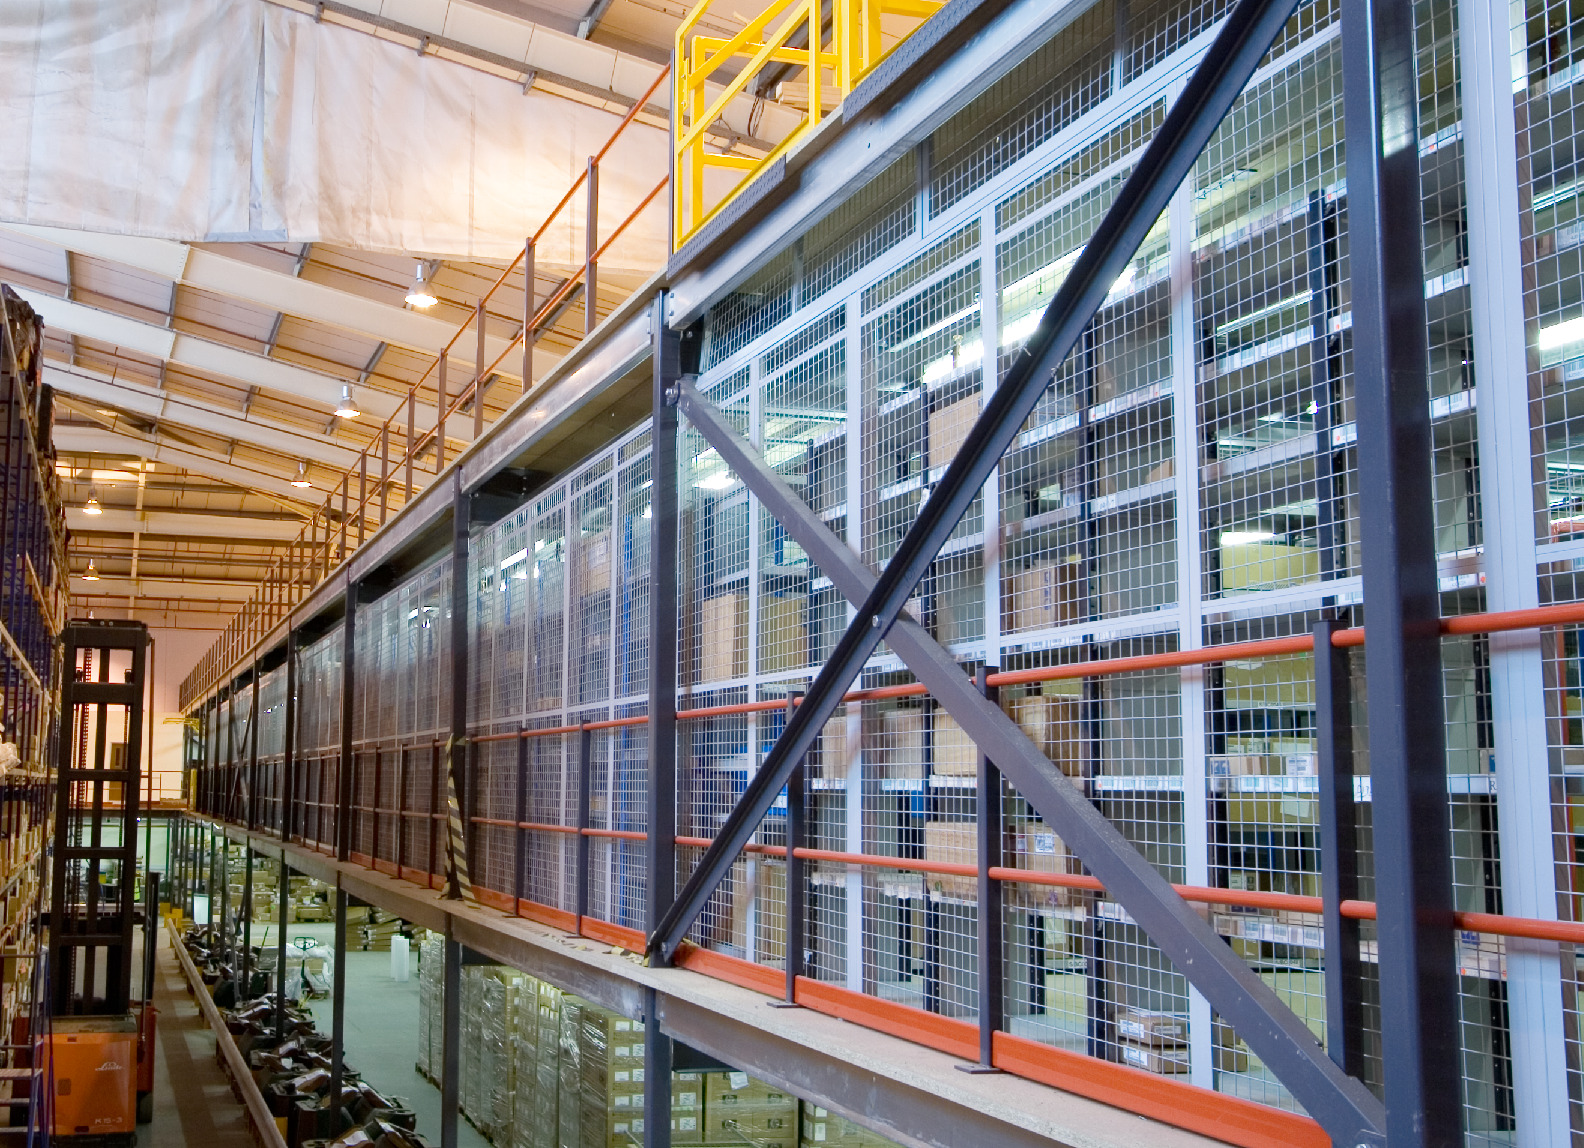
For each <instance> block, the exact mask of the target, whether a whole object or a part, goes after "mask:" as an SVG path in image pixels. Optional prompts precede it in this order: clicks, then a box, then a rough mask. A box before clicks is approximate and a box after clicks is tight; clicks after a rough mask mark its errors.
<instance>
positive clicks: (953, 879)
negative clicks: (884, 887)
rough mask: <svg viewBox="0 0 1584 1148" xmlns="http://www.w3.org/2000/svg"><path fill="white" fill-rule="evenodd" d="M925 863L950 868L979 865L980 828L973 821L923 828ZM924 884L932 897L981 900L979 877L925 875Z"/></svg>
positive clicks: (938, 824) (939, 824)
mask: <svg viewBox="0 0 1584 1148" xmlns="http://www.w3.org/2000/svg"><path fill="white" fill-rule="evenodd" d="M924 860H926V861H942V862H945V863H946V864H949V865H977V864H978V863H979V827H978V826H977V825H975V824H974V823H973V822H972V821H931V822H928V823H927V824H925V826H924ZM924 885H925V888H927V889H928V890H929V893H930V896H931V897H932V898H939V897H951V898H955V899H956V900H959V901H976V900H978V898H979V878H978V877H977V876H972V877H970V876H959V875H956V874H951V873H926V874H924Z"/></svg>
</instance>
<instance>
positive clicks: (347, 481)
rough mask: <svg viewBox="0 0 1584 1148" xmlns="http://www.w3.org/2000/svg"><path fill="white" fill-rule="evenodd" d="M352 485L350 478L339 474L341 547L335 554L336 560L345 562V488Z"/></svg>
mask: <svg viewBox="0 0 1584 1148" xmlns="http://www.w3.org/2000/svg"><path fill="white" fill-rule="evenodd" d="M351 485H352V479H351V478H350V477H348V476H347V475H344V474H343V475H342V476H341V549H340V550H339V551H338V552H337V554H336V561H338V562H345V561H346V556H347V490H348V488H349V487H350V486H351Z"/></svg>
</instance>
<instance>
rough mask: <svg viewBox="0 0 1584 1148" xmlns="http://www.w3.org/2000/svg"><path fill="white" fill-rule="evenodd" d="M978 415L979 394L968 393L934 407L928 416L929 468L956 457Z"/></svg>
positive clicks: (941, 464)
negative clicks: (943, 404)
mask: <svg viewBox="0 0 1584 1148" xmlns="http://www.w3.org/2000/svg"><path fill="white" fill-rule="evenodd" d="M978 417H979V396H978V395H977V394H973V395H969V396H968V397H967V398H963V399H958V400H957V401H956V402H954V403H947V404H946V405H945V406H940V407H936V408H935V409H934V410H932V411H931V412H930V416H929V464H930V469H931V470H934V469H936V468H937V467H942V466H946V465H947V464H948V463H950V462H951V460H952V459H954V458H956V457H957V452H958V451H959V450H961V449H962V445H963V442H964V441H965V440H966V439H967V438H968V432H969V431H970V430H972V429H973V425H974V421H975V420H976V419H977V418H978Z"/></svg>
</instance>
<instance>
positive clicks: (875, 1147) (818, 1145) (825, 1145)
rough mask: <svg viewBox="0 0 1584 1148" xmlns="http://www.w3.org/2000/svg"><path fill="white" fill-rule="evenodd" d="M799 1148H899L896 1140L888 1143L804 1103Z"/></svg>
mask: <svg viewBox="0 0 1584 1148" xmlns="http://www.w3.org/2000/svg"><path fill="white" fill-rule="evenodd" d="M798 1144H799V1148H897V1143H896V1141H895V1140H887V1139H886V1138H885V1137H884V1136H881V1135H880V1134H879V1133H878V1132H871V1131H869V1129H867V1128H865V1127H863V1126H862V1125H861V1124H854V1123H853V1122H852V1121H851V1120H845V1119H843V1118H842V1117H840V1116H837V1115H836V1114H835V1113H834V1112H827V1111H826V1110H825V1109H823V1108H821V1107H820V1106H819V1105H817V1104H810V1103H809V1102H808V1101H807V1100H805V1101H804V1102H803V1123H802V1131H801V1132H800V1133H799V1140H798Z"/></svg>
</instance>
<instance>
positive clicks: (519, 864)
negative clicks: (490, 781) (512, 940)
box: [512, 726, 528, 912]
mask: <svg viewBox="0 0 1584 1148" xmlns="http://www.w3.org/2000/svg"><path fill="white" fill-rule="evenodd" d="M525 728H526V727H524V726H519V727H518V729H517V806H516V811H517V829H516V831H515V832H514V833H513V834H512V855H513V865H512V888H513V889H514V890H515V900H514V901H513V903H512V911H513V912H516V911H517V908H518V905H517V902H520V901H525V900H527V899H528V830H526V829H524V828H523V823H524V822H525V821H527V820H528V739H527V738H526V737H524V736H523V733H524V730H525Z"/></svg>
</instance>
